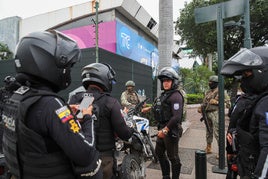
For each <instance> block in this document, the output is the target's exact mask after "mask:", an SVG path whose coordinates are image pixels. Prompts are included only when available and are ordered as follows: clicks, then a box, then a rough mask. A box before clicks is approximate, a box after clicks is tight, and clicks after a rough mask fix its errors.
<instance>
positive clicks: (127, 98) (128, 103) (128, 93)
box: [121, 80, 140, 109]
mask: <svg viewBox="0 0 268 179" xmlns="http://www.w3.org/2000/svg"><path fill="white" fill-rule="evenodd" d="M125 86H126V90H125V91H124V92H123V93H122V94H121V105H122V106H123V107H126V108H127V109H129V108H133V107H135V106H136V105H137V104H138V103H139V102H140V100H139V96H138V93H137V92H136V91H135V82H134V81H132V80H129V81H127V82H126V84H125Z"/></svg>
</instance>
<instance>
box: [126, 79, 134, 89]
mask: <svg viewBox="0 0 268 179" xmlns="http://www.w3.org/2000/svg"><path fill="white" fill-rule="evenodd" d="M125 86H126V87H128V86H133V87H135V82H134V81H132V80H129V81H127V82H126V84H125Z"/></svg>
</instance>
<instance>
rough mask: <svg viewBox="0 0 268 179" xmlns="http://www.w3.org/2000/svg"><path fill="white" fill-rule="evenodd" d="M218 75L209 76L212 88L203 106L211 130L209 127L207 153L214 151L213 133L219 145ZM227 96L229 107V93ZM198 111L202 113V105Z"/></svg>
mask: <svg viewBox="0 0 268 179" xmlns="http://www.w3.org/2000/svg"><path fill="white" fill-rule="evenodd" d="M218 82H219V81H218V76H216V75H213V76H210V77H209V88H210V90H209V91H208V92H207V93H206V95H205V97H204V99H203V103H202V107H203V109H204V112H205V113H206V116H207V122H208V127H209V128H210V132H209V131H208V129H207V130H206V141H207V147H206V149H205V151H206V153H207V154H211V153H212V147H211V144H212V141H213V134H214V136H215V138H216V140H217V143H218V145H219V90H218ZM224 96H225V105H226V107H227V108H229V107H230V98H229V96H228V95H227V93H225V94H224ZM198 112H200V113H201V107H200V108H198Z"/></svg>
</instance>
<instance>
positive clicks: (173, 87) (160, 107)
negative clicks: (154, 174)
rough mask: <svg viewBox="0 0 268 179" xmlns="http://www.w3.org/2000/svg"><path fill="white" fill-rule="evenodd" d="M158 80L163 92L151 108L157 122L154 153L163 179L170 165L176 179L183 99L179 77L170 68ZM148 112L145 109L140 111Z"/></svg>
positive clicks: (166, 175) (168, 178)
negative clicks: (179, 87) (179, 86)
mask: <svg viewBox="0 0 268 179" xmlns="http://www.w3.org/2000/svg"><path fill="white" fill-rule="evenodd" d="M158 79H159V80H160V82H161V90H163V92H162V93H161V95H160V96H159V97H158V98H156V99H155V101H154V103H153V107H152V111H153V113H154V117H155V120H156V121H157V122H158V125H157V128H158V134H157V140H156V146H155V153H156V155H157V156H158V159H159V163H160V167H161V170H162V177H163V179H170V163H171V172H172V179H178V178H179V175H180V171H181V162H180V158H179V155H178V150H179V149H178V145H179V138H180V137H181V135H182V127H181V123H182V117H183V101H184V99H183V95H182V94H181V93H180V91H179V89H178V84H179V80H178V79H179V75H178V74H177V72H176V71H175V70H174V69H173V68H172V67H164V68H162V69H161V70H160V71H159V74H158ZM148 110H149V108H148V107H147V108H144V109H143V110H142V111H143V112H146V111H148ZM166 154H167V156H166ZM169 162H170V163H169Z"/></svg>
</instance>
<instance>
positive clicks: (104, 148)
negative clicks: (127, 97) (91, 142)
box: [70, 90, 115, 155]
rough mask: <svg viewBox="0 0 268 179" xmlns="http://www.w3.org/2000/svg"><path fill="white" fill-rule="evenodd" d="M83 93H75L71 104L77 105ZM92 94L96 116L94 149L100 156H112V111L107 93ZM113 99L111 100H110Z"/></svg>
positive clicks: (113, 143) (113, 142) (113, 146)
mask: <svg viewBox="0 0 268 179" xmlns="http://www.w3.org/2000/svg"><path fill="white" fill-rule="evenodd" d="M84 93H85V92H79V93H76V94H75V95H74V96H73V97H72V98H71V100H70V101H71V102H72V104H79V103H80V102H81V101H82V99H83V96H84ZM89 93H93V96H94V101H93V107H94V108H93V113H94V114H95V116H96V119H97V120H95V121H94V128H95V139H96V149H97V150H98V151H100V152H101V153H102V154H104V153H107V154H108V155H113V149H114V148H115V139H114V132H113V131H114V130H113V129H112V124H111V121H110V120H111V119H110V116H111V115H110V111H111V109H112V106H111V103H110V102H108V98H109V96H110V95H109V94H108V93H99V92H96V91H94V90H93V91H91V92H89ZM112 99H113V98H112ZM104 106H105V107H104Z"/></svg>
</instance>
